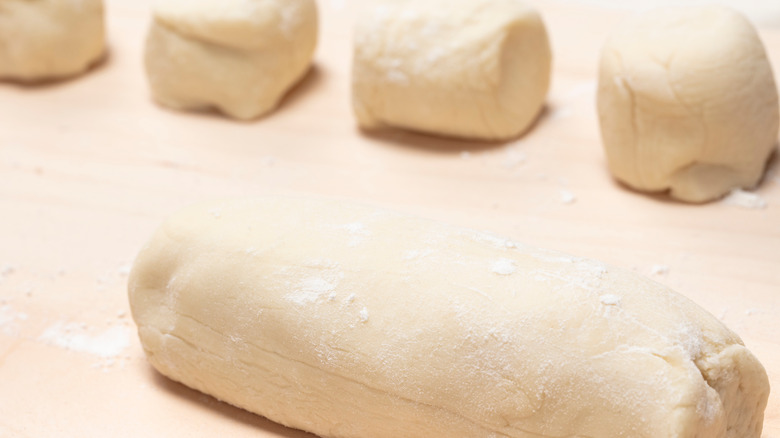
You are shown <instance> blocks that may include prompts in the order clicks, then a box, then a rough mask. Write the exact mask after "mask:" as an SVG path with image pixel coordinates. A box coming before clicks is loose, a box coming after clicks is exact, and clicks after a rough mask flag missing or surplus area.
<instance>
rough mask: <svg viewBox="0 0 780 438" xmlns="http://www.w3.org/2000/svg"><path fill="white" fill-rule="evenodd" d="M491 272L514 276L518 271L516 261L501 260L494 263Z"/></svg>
mask: <svg viewBox="0 0 780 438" xmlns="http://www.w3.org/2000/svg"><path fill="white" fill-rule="evenodd" d="M490 270H491V271H493V273H495V274H498V275H512V274H514V273H515V271H517V265H516V264H515V262H514V260H510V259H504V258H501V259H498V260H496V261H495V262H493V266H491V268H490Z"/></svg>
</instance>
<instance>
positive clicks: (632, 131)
mask: <svg viewBox="0 0 780 438" xmlns="http://www.w3.org/2000/svg"><path fill="white" fill-rule="evenodd" d="M598 112H599V119H600V122H601V134H602V139H603V142H604V148H605V150H606V154H607V159H608V162H609V168H610V170H611V171H612V173H613V175H614V176H615V177H616V178H617V179H618V180H620V181H622V182H624V183H626V184H628V185H629V186H631V187H633V188H635V189H638V190H643V191H652V192H657V191H664V190H669V191H670V194H671V196H672V197H674V198H677V199H680V200H683V201H690V202H703V201H708V200H712V199H715V198H718V197H721V196H722V195H724V194H726V193H728V192H729V191H730V190H732V189H735V188H740V187H742V188H749V187H752V186H754V185H756V184H757V183H758V181H759V180H760V178H761V175H762V174H763V170H764V166H765V163H766V161H767V158H768V156H769V155H770V153H771V151H772V149H773V148H774V146H775V144H776V141H777V133H778V123H779V122H780V113H779V112H778V96H777V88H776V85H775V81H774V76H773V73H772V68H771V66H770V64H769V61H768V59H767V56H766V52H765V50H764V46H763V45H762V43H761V40H760V39H759V37H758V35H757V33H756V31H755V29H754V28H753V26H752V25H751V24H750V23H749V22H748V21H747V20H746V19H745V18H744V17H743V16H741V15H740V14H739V13H737V12H735V11H733V10H731V9H728V8H726V7H722V6H707V7H687V8H683V7H669V8H663V9H657V10H654V11H651V12H649V13H646V14H644V15H641V16H638V17H636V18H634V19H632V20H629V21H628V22H626V23H624V25H622V26H621V27H620V28H619V29H617V30H616V31H615V32H614V33H613V34H612V35H611V36H610V38H609V39H608V40H607V42H606V44H605V46H604V48H603V51H602V54H601V65H600V74H599V89H598Z"/></svg>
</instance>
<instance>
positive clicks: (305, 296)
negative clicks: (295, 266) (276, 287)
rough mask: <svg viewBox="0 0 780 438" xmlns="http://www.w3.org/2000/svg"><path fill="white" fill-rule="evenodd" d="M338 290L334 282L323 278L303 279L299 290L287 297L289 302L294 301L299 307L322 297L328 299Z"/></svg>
mask: <svg viewBox="0 0 780 438" xmlns="http://www.w3.org/2000/svg"><path fill="white" fill-rule="evenodd" d="M335 289H336V284H335V283H334V282H331V281H328V280H326V279H324V278H322V277H309V278H305V279H303V281H301V282H300V284H299V285H298V288H297V289H296V290H294V291H293V292H290V293H288V294H287V295H285V297H284V298H285V299H286V300H287V301H292V302H293V303H295V304H298V305H304V304H308V303H313V302H315V301H317V300H319V299H320V298H322V297H328V296H330V294H331V293H333V292H334V290H335Z"/></svg>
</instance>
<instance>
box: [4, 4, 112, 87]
mask: <svg viewBox="0 0 780 438" xmlns="http://www.w3.org/2000/svg"><path fill="white" fill-rule="evenodd" d="M104 51H105V29H104V23H103V2H102V0H2V1H0V78H6V79H11V80H18V81H25V82H26V81H39V80H46V79H58V78H63V77H67V76H73V75H76V74H78V73H81V72H83V71H85V70H87V69H88V68H89V67H90V66H91V65H92V64H94V63H95V62H96V61H98V60H99V59H100V58H101V56H102V55H103V53H104Z"/></svg>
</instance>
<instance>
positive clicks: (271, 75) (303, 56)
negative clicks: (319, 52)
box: [145, 0, 318, 119]
mask: <svg viewBox="0 0 780 438" xmlns="http://www.w3.org/2000/svg"><path fill="white" fill-rule="evenodd" d="M317 29H318V18H317V8H316V4H315V2H314V0H196V1H193V0H158V1H157V2H156V3H155V8H154V20H153V22H152V26H151V29H150V30H149V35H148V36H147V40H146V53H145V62H146V72H147V76H148V79H149V85H150V87H151V90H152V94H153V96H154V98H155V100H157V101H158V102H159V103H161V104H163V105H165V106H169V107H172V108H177V109H194V110H200V109H206V108H216V109H218V110H220V111H221V112H223V113H225V114H227V115H229V116H231V117H234V118H237V119H252V118H255V117H259V116H261V115H263V114H266V113H268V112H269V111H271V110H273V109H274V108H275V107H276V106H277V105H278V103H279V101H280V100H281V98H282V97H283V96H284V94H285V93H286V92H287V91H288V90H289V89H290V88H291V87H292V86H293V85H294V84H296V83H297V82H298V81H299V80H300V79H301V78H302V77H303V75H304V74H305V73H306V71H307V70H308V69H309V66H310V65H311V60H312V56H313V54H314V49H315V46H316V44H317Z"/></svg>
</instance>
